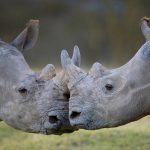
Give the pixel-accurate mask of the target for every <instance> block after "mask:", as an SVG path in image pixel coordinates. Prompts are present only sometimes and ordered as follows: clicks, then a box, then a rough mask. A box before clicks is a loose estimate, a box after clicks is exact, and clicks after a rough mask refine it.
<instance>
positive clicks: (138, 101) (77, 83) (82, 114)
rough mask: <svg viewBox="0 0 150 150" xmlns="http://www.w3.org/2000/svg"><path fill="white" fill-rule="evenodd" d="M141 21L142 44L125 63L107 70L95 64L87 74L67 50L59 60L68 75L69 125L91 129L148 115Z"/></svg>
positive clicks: (148, 32)
mask: <svg viewBox="0 0 150 150" xmlns="http://www.w3.org/2000/svg"><path fill="white" fill-rule="evenodd" d="M149 20H150V19H149V18H146V17H145V18H143V19H142V21H141V30H142V33H143V35H144V37H145V39H146V43H145V44H144V45H142V47H141V48H140V49H139V50H138V52H137V53H136V54H135V56H134V57H133V58H132V59H131V60H130V61H129V62H128V63H126V64H125V65H123V66H121V67H119V68H116V69H107V68H106V67H104V66H102V65H101V64H100V63H98V62H97V63H95V64H94V65H93V66H92V68H91V69H90V71H89V72H88V73H87V72H86V71H84V70H83V69H81V68H79V67H77V66H75V65H74V64H73V62H72V60H71V59H70V57H69V55H68V53H67V51H65V50H63V51H62V53H61V62H62V66H63V68H64V70H65V71H66V74H67V76H68V88H69V91H70V100H69V118H70V123H71V125H72V126H76V127H78V128H83V129H88V130H94V129H100V128H110V127H116V126H120V125H124V124H126V123H129V122H132V121H135V120H138V119H140V118H142V117H144V116H146V115H149V114H150V28H149V27H148V25H147V22H148V21H149Z"/></svg>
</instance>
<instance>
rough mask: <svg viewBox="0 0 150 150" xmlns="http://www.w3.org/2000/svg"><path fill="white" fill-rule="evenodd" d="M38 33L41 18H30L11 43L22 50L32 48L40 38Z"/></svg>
mask: <svg viewBox="0 0 150 150" xmlns="http://www.w3.org/2000/svg"><path fill="white" fill-rule="evenodd" d="M38 34H39V20H30V21H29V22H28V23H27V25H26V28H25V29H24V30H23V31H22V32H21V33H20V34H19V35H18V36H17V37H16V39H15V40H14V41H13V42H11V45H13V46H15V47H16V48H17V49H18V50H20V51H24V50H28V49H31V48H32V47H33V46H34V45H35V43H36V41H37V39H38Z"/></svg>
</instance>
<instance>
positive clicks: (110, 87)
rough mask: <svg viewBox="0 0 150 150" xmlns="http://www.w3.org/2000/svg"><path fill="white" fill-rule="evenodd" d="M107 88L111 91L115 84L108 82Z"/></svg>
mask: <svg viewBox="0 0 150 150" xmlns="http://www.w3.org/2000/svg"><path fill="white" fill-rule="evenodd" d="M105 88H106V89H107V90H108V91H111V90H112V89H113V85H112V84H106V85H105Z"/></svg>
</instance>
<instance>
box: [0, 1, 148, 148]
mask: <svg viewBox="0 0 150 150" xmlns="http://www.w3.org/2000/svg"><path fill="white" fill-rule="evenodd" d="M149 8H150V0H11V1H10V0H0V38H1V39H2V40H4V41H7V42H11V40H13V39H14V38H15V37H16V36H17V35H18V34H19V33H20V32H21V31H22V30H23V28H24V27H25V23H26V22H27V21H28V20H29V19H39V20H40V35H39V40H38V42H37V44H36V46H35V47H34V48H33V49H32V50H31V51H27V52H25V53H24V55H25V58H26V59H27V61H28V63H29V64H30V65H31V66H32V68H37V69H41V68H42V67H43V66H44V65H46V64H48V63H53V64H54V65H56V66H57V68H60V52H61V50H62V49H64V48H65V49H67V50H69V52H70V54H71V52H72V49H73V46H74V45H78V46H79V48H80V50H81V54H82V67H86V68H90V66H91V65H92V64H93V63H94V62H95V61H100V62H101V63H102V64H105V66H108V67H117V66H120V65H122V64H124V63H125V62H127V61H128V60H129V59H130V58H131V57H132V56H133V55H134V54H135V52H136V51H137V50H138V49H139V48H140V46H141V45H142V44H143V43H144V38H143V36H142V34H141V31H140V28H139V20H140V19H141V17H143V16H150V9H149ZM149 127H150V118H149V117H146V118H144V119H142V120H140V121H138V122H136V123H131V124H128V125H126V126H123V127H119V128H115V129H102V130H98V131H83V130H80V131H78V132H75V133H73V134H69V135H68V134H65V135H62V136H54V135H50V136H44V135H36V134H27V133H23V132H21V131H17V130H15V129H12V128H10V127H8V126H7V125H6V124H4V123H1V124H0V150H59V149H61V150H70V149H71V150H91V149H92V150H120V149H122V150H133V149H134V150H149V149H150V128H149Z"/></svg>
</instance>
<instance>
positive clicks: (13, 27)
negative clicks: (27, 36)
mask: <svg viewBox="0 0 150 150" xmlns="http://www.w3.org/2000/svg"><path fill="white" fill-rule="evenodd" d="M149 7H150V0H12V1H10V0H0V38H1V39H3V40H4V41H8V42H10V41H11V40H13V38H15V37H16V35H17V34H18V33H19V32H20V31H22V29H23V28H24V26H25V23H26V22H27V21H28V20H29V19H39V20H40V35H39V40H38V42H37V44H36V46H35V47H34V48H33V49H32V50H31V51H29V52H26V53H25V56H26V59H27V60H28V62H29V63H30V65H31V66H33V67H40V68H41V67H43V66H44V65H45V64H47V63H53V64H54V65H58V66H60V51H61V50H62V49H64V48H65V49H67V50H69V51H70V54H71V51H72V49H73V46H74V45H75V44H77V45H78V46H79V48H80V50H81V54H82V65H83V66H86V67H88V68H89V67H90V66H91V65H92V64H93V63H94V62H95V61H100V62H101V63H103V64H105V65H106V66H114V67H116V66H119V65H122V64H124V63H125V62H126V61H128V59H130V58H131V57H132V56H133V55H134V53H135V52H136V51H137V50H138V49H139V47H140V46H141V44H143V42H144V38H143V37H142V35H141V31H140V28H139V20H140V19H141V17H143V16H150V9H149Z"/></svg>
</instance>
